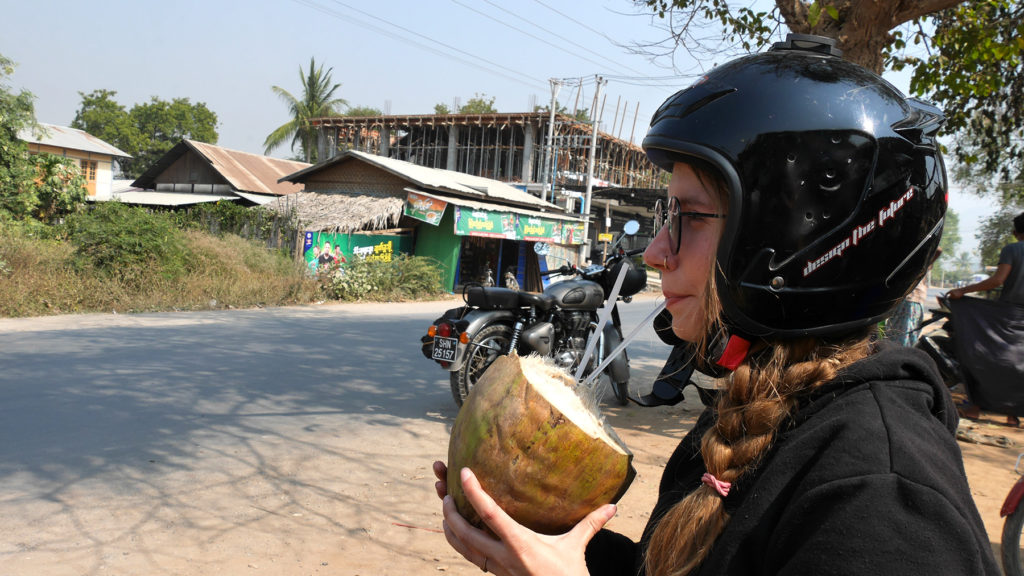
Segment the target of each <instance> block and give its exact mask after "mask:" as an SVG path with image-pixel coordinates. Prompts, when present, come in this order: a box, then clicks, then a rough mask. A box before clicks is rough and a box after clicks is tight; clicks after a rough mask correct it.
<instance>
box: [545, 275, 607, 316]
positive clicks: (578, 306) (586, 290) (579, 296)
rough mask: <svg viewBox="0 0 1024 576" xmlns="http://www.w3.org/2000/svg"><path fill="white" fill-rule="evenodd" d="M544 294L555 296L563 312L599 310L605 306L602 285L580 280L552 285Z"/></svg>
mask: <svg viewBox="0 0 1024 576" xmlns="http://www.w3.org/2000/svg"><path fill="white" fill-rule="evenodd" d="M544 293H545V294H547V295H549V296H554V298H555V299H556V300H557V301H558V306H559V307H560V308H561V309H562V310H597V309H598V308H600V307H601V305H602V304H604V290H602V289H601V285H600V284H598V283H597V282H591V281H590V280H583V279H580V278H576V279H574V280H566V281H565V282H559V283H557V284H552V285H551V286H548V287H547V288H545V289H544Z"/></svg>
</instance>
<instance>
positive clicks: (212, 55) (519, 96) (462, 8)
mask: <svg viewBox="0 0 1024 576" xmlns="http://www.w3.org/2000/svg"><path fill="white" fill-rule="evenodd" d="M757 2H759V3H761V4H764V3H765V0H757ZM0 29H2V30H3V33H2V35H0V54H2V55H4V56H6V57H7V58H10V59H12V60H13V61H14V62H15V63H16V64H17V69H16V70H15V73H14V75H13V77H11V78H10V79H9V84H10V86H11V87H12V88H13V89H14V90H21V89H25V90H28V91H30V92H32V93H33V94H34V95H35V97H36V100H35V106H36V118H37V120H39V121H40V122H46V123H51V124H58V125H65V126H66V125H70V124H71V122H72V120H74V117H75V112H76V111H77V110H78V108H79V107H80V105H81V96H80V95H79V92H83V93H89V92H92V91H93V90H99V89H106V90H113V91H116V92H117V95H116V96H115V100H116V101H117V102H118V103H120V104H121V105H123V106H124V107H125V108H126V109H130V108H131V107H132V106H133V105H135V104H138V103H144V102H147V101H149V99H150V98H151V97H154V96H155V97H159V98H160V99H163V100H171V99H173V98H188V99H189V100H191V101H192V102H193V103H196V102H202V103H204V104H205V105H206V106H207V107H208V108H209V109H210V110H212V111H213V112H215V113H216V114H217V117H218V126H217V131H218V133H219V136H220V138H219V140H218V142H217V144H218V145H220V146H223V147H226V148H231V149H234V150H241V151H244V152H250V153H254V154H262V153H263V152H264V147H263V141H264V140H265V139H266V137H267V135H268V134H270V133H271V132H272V131H273V130H274V129H275V128H277V127H278V126H280V125H282V124H284V123H285V122H287V121H288V109H287V106H286V104H285V103H284V102H283V101H282V100H281V99H280V98H279V97H278V96H276V95H275V94H274V93H273V92H272V90H271V86H274V85H276V86H280V87H282V88H284V89H285V90H288V91H289V92H291V93H292V94H294V95H296V96H300V95H301V85H300V80H299V78H300V68H301V69H302V70H303V71H305V70H307V69H308V67H309V62H310V58H311V57H312V58H315V59H316V62H317V64H318V65H319V64H323V65H324V69H325V70H326V69H328V68H330V69H332V79H333V81H334V82H335V83H339V84H341V87H340V88H339V90H338V91H337V93H336V95H338V96H340V97H341V98H344V99H345V100H347V101H348V102H349V104H350V105H352V106H369V107H373V108H377V109H379V110H382V111H383V112H384V113H386V114H388V113H390V114H431V113H433V111H434V106H435V105H436V104H439V103H443V104H446V105H447V106H449V107H450V108H451V107H453V106H454V105H455V103H456V101H457V102H458V103H461V104H465V103H466V101H467V100H469V99H470V98H473V97H476V96H478V95H482V96H483V97H485V98H487V99H491V98H494V106H495V107H496V108H497V110H498V111H499V112H523V111H530V110H532V109H533V106H534V105H541V106H544V105H548V104H549V103H550V101H551V87H550V86H551V85H550V82H549V80H550V79H560V80H563V84H564V85H563V86H562V87H561V88H560V90H559V93H558V99H559V104H560V105H562V106H566V107H567V108H569V109H570V110H571V109H572V108H573V107H574V106H575V105H577V103H578V105H579V107H580V108H591V106H592V101H593V97H594V90H595V82H594V78H595V76H596V75H600V76H602V77H603V78H605V79H606V80H607V84H605V85H604V87H603V88H602V101H603V103H604V104H603V114H602V127H601V129H602V130H604V131H606V132H613V133H614V134H616V135H618V136H620V137H622V138H624V139H627V140H628V139H629V138H630V134H631V133H632V134H633V141H634V142H637V143H638V142H639V141H640V140H641V139H642V137H643V134H644V132H645V131H646V128H647V125H648V121H649V120H650V117H651V114H653V112H654V110H655V109H656V108H657V107H658V105H660V104H661V102H662V101H663V100H665V99H666V98H668V97H669V96H670V95H672V93H674V92H675V91H676V90H679V89H681V88H684V87H686V86H688V85H689V84H690V83H691V82H692V81H693V79H694V78H696V77H697V76H699V75H700V74H701V73H702V71H703V70H706V69H708V68H711V67H712V66H714V64H715V63H716V62H715V61H714V60H712V58H713V57H712V56H707V55H704V56H702V57H700V58H694V57H692V56H691V55H690V54H688V53H687V52H685V51H681V50H677V51H676V52H675V54H674V57H673V58H672V59H671V60H667V59H665V58H662V59H657V60H653V61H652V59H651V58H650V57H649V56H645V55H642V54H637V53H636V52H635V51H634V50H631V49H630V47H633V46H636V45H646V44H651V43H655V42H658V41H661V40H664V39H665V38H667V33H666V32H665V30H664V29H663V27H661V26H660V25H659V23H658V21H657V19H655V18H653V17H652V16H651V14H650V13H647V12H644V11H643V10H642V9H640V8H639V7H637V6H636V5H635V4H634V2H632V1H631V0H587V1H586V2H580V1H579V0H387V1H380V2H366V1H359V0H175V1H173V2H168V1H166V0H165V1H160V2H158V1H155V0H94V1H93V2H82V1H81V0H32V1H25V0H0ZM718 58H719V60H720V61H725V59H726V58H723V57H718ZM673 66H674V67H673ZM884 76H885V77H886V79H888V80H889V81H890V82H892V83H893V84H894V85H896V86H897V87H898V88H900V89H902V90H904V91H906V90H907V87H908V83H909V77H908V76H906V75H905V74H904V75H893V74H888V73H887V74H885V75H884ZM581 80H582V91H581V89H580V88H575V87H572V86H570V84H580V83H581V82H580V81H581ZM601 108H602V106H601V105H600V104H599V105H598V107H597V109H598V110H601ZM616 110H618V114H616ZM613 129H614V130H613ZM271 155H272V156H277V157H281V158H287V157H290V156H291V155H292V152H291V150H289V148H288V147H287V146H284V147H281V148H278V149H276V150H274V151H273V152H272V153H271ZM950 205H951V207H952V208H953V209H954V210H956V211H957V213H958V214H959V215H960V232H961V237H962V240H963V248H964V249H967V250H969V251H973V250H974V249H975V247H976V245H977V242H976V240H975V239H974V232H975V230H976V229H977V227H978V226H979V224H980V218H982V217H983V216H984V215H986V214H988V213H990V212H991V211H992V210H993V209H994V208H993V206H992V205H991V204H990V203H989V202H986V201H983V200H980V199H978V198H977V197H976V196H973V195H970V194H965V193H961V192H960V191H959V189H958V187H957V186H956V185H955V183H954V185H953V186H952V192H951V196H950Z"/></svg>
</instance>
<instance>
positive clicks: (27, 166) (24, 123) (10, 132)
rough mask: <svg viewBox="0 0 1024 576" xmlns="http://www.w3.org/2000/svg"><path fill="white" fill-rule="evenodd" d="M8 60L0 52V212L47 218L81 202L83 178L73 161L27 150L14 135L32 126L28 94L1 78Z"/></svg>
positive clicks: (35, 126)
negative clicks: (14, 89)
mask: <svg viewBox="0 0 1024 576" xmlns="http://www.w3.org/2000/svg"><path fill="white" fill-rule="evenodd" d="M13 73H14V63H13V62H12V61H11V60H9V59H7V58H5V57H3V56H2V55H0V216H3V217H7V218H11V219H14V220H21V221H29V220H31V219H35V220H39V221H42V222H49V221H51V220H53V219H55V218H57V217H59V216H62V215H64V214H68V213H71V212H75V211H76V210H78V209H79V208H80V207H81V205H82V204H83V203H84V202H85V194H86V190H85V179H84V178H82V174H81V171H80V170H79V168H78V163H77V162H76V161H74V160H72V159H69V158H62V157H59V156H54V155H52V154H36V155H30V154H29V150H28V146H27V145H26V144H25V142H23V141H21V140H20V139H19V137H18V135H19V132H20V131H22V130H26V129H32V130H38V129H40V128H39V125H38V124H37V123H36V118H35V109H34V106H33V103H32V101H33V99H34V96H32V94H31V93H30V92H27V91H24V90H22V91H21V92H19V93H17V94H15V93H13V92H11V91H10V89H9V88H8V87H7V84H6V82H4V80H5V78H6V77H7V76H10V75H11V74H13Z"/></svg>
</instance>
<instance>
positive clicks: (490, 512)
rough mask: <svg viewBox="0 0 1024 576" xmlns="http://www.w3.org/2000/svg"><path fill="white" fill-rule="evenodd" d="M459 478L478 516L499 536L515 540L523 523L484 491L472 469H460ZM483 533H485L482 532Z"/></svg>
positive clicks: (467, 498)
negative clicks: (517, 531)
mask: <svg viewBox="0 0 1024 576" xmlns="http://www.w3.org/2000/svg"><path fill="white" fill-rule="evenodd" d="M459 479H460V480H461V481H462V492H463V493H464V494H465V495H466V500H469V503H470V504H471V505H472V506H473V509H474V510H476V514H477V516H479V517H480V519H481V520H483V521H484V524H487V527H488V528H490V529H491V531H492V532H494V534H495V535H496V536H497V537H498V538H500V539H501V540H504V541H505V542H509V543H511V542H514V541H515V539H516V536H517V534H516V530H521V529H523V527H522V525H520V524H519V523H518V522H516V521H515V520H513V519H512V517H511V516H509V515H508V514H506V513H505V511H504V510H502V509H501V506H498V503H497V502H495V501H494V499H493V498H491V497H490V495H488V494H487V492H485V491H484V489H483V487H482V486H480V481H479V480H477V478H476V474H473V471H472V470H470V469H469V468H463V469H462V470H460V471H459ZM481 534H483V533H482V532H481Z"/></svg>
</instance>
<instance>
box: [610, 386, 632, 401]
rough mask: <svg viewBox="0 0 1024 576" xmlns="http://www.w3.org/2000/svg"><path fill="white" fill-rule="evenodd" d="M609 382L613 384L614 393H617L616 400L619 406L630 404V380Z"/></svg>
mask: <svg viewBox="0 0 1024 576" xmlns="http://www.w3.org/2000/svg"><path fill="white" fill-rule="evenodd" d="M609 383H610V384H611V385H612V393H613V394H615V401H616V402H617V403H618V404H619V406H625V405H626V404H629V381H628V380H627V381H625V382H609Z"/></svg>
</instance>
